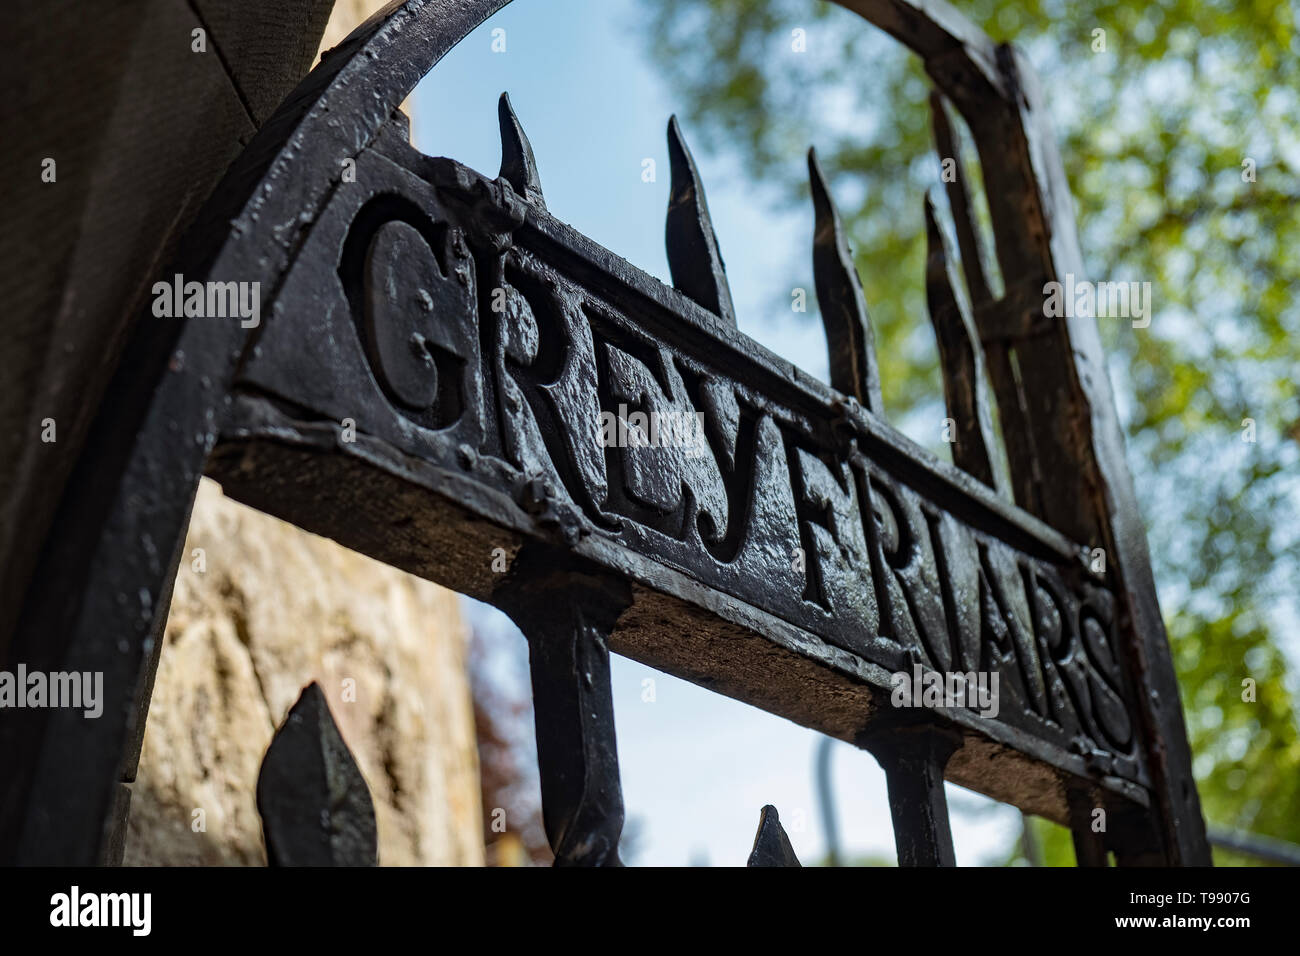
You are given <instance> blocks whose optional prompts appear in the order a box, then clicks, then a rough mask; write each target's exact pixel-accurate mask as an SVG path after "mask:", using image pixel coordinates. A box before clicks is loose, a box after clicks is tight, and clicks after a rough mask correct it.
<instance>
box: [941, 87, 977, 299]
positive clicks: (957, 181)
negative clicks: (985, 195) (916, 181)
mask: <svg viewBox="0 0 1300 956" xmlns="http://www.w3.org/2000/svg"><path fill="white" fill-rule="evenodd" d="M945 104H946V101H945V100H944V98H943V95H942V94H940V93H939V92H938V91H937V90H935V91H933V92H931V94H930V117H931V122H932V125H933V128H934V143H935V148H936V149H938V151H939V161H940V163H942V162H943V161H944V160H946V159H951V160H952V161H953V178H952V179H951V181H949V182H946V183H944V185H945V186H946V187H947V190H948V205H949V206H950V207H951V208H952V217H953V225H954V226H955V227H956V230H957V246H958V248H959V249H960V250H961V263H962V269H963V271H964V272H965V274H966V286H967V288H968V289H969V290H970V297H971V302H972V303H974V305H975V307H976V308H979V307H981V306H983V305H986V304H987V303H990V302H992V301H993V293H992V292H990V291H989V282H988V277H987V276H986V275H985V272H984V255H983V243H981V241H980V233H979V228H978V226H977V224H976V219H975V207H974V206H973V205H972V204H971V189H970V175H969V174H968V173H967V171H966V164H965V163H964V162H963V161H962V158H961V149H960V148H959V146H958V144H957V137H956V136H954V135H953V129H952V124H951V123H949V122H948V111H947V109H946V105H945Z"/></svg>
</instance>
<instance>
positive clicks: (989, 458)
mask: <svg viewBox="0 0 1300 956" xmlns="http://www.w3.org/2000/svg"><path fill="white" fill-rule="evenodd" d="M925 235H926V245H927V253H926V259H925V296H926V301H927V303H928V304H929V307H930V321H931V323H932V324H933V325H934V334H935V338H936V339H937V340H938V342H939V365H940V367H941V369H942V372H943V391H944V399H945V401H946V403H947V406H948V415H949V416H950V417H951V418H952V420H953V422H954V423H955V425H956V434H955V435H954V436H953V437H954V439H955V440H954V442H953V444H952V460H953V464H955V465H956V466H957V467H958V468H960V469H962V471H965V472H966V473H967V474H969V475H971V476H973V477H975V478H977V479H979V480H980V481H982V482H984V484H986V485H988V486H989V487H990V488H993V489H994V490H995V491H997V492H998V493H999V494H1002V495H1009V493H1010V491H1009V488H1010V482H1009V480H1008V477H1007V469H1006V466H1005V464H1004V462H1003V459H1002V456H1001V455H1000V454H999V453H998V445H997V439H996V437H995V435H994V432H993V408H992V398H991V395H992V393H991V392H990V390H989V385H988V381H987V371H986V370H985V368H984V350H983V349H982V348H981V347H980V341H979V335H978V334H977V333H976V331H975V320H974V319H973V318H972V317H971V313H970V306H969V305H968V304H967V302H966V297H965V293H964V291H963V290H962V287H961V281H960V280H959V279H958V278H957V274H956V271H955V269H954V268H953V263H952V254H951V252H950V250H949V248H948V239H947V236H945V235H944V233H943V230H942V228H940V226H939V219H938V214H937V213H936V211H935V205H934V198H933V196H932V194H931V193H930V192H927V193H926V196H925Z"/></svg>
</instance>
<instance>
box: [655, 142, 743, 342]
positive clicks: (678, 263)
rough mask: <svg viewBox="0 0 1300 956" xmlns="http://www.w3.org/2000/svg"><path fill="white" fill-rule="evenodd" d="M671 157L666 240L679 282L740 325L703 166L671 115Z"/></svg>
mask: <svg viewBox="0 0 1300 956" xmlns="http://www.w3.org/2000/svg"><path fill="white" fill-rule="evenodd" d="M668 159H669V163H670V165H671V167H672V191H671V193H670V194H669V197H668V219H667V225H666V228H665V239H666V244H667V249H668V270H669V272H671V273H672V277H673V287H674V288H676V289H677V291H679V292H681V293H683V294H685V295H686V296H688V297H689V298H691V299H693V300H694V301H696V302H698V303H699V304H700V305H702V306H704V308H706V309H708V310H709V311H710V312H712V313H713V314H714V315H717V316H718V317H719V318H721V319H722V321H723V323H724V324H726V325H729V326H731V327H732V328H735V327H736V309H735V306H733V305H732V303H731V289H730V287H728V285H727V267H726V265H725V264H724V263H723V261H722V253H721V252H719V251H718V239H717V236H716V235H714V232H713V221H712V220H711V219H710V218H709V205H708V203H707V202H706V201H705V198H704V186H703V185H702V184H701V182H700V173H699V170H698V169H696V167H695V159H694V158H693V157H692V156H691V151H690V149H689V148H688V147H687V145H686V140H685V139H684V138H683V137H682V131H681V127H680V126H678V125H677V117H676V116H673V117H672V118H670V119H669V120H668Z"/></svg>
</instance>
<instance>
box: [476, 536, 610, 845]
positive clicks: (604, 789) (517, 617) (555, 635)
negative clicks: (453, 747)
mask: <svg viewBox="0 0 1300 956" xmlns="http://www.w3.org/2000/svg"><path fill="white" fill-rule="evenodd" d="M494 601H495V603H497V604H498V605H499V606H500V607H501V608H502V609H503V610H505V611H506V613H507V614H509V615H510V616H511V617H512V618H513V619H514V621H515V623H516V624H518V625H519V628H520V629H521V630H522V631H523V632H524V635H525V636H526V637H527V638H528V658H529V667H530V670H531V675H532V684H533V710H534V715H535V721H536V733H537V765H538V770H539V773H540V776H541V784H542V822H543V824H544V826H545V828H546V837H547V840H548V841H549V842H550V844H551V850H552V851H553V852H554V853H555V865H556V866H622V865H623V864H622V861H621V860H620V859H619V856H618V841H619V836H620V834H621V833H622V831H623V789H622V785H621V783H620V781H619V770H618V743H617V740H616V738H615V734H614V698H613V694H612V693H611V690H610V677H609V645H608V640H609V635H610V633H611V632H612V631H613V629H614V624H615V622H616V621H617V620H618V616H619V614H621V613H622V611H623V610H624V609H625V608H626V607H627V606H628V604H629V603H630V589H629V588H628V586H627V584H626V583H624V582H615V581H610V580H607V579H601V578H598V577H596V576H594V575H590V574H587V573H584V572H582V571H578V570H575V569H571V568H565V567H564V564H563V562H562V560H561V559H560V558H559V557H558V556H552V555H547V554H544V553H541V552H536V553H528V552H527V550H525V551H524V552H521V553H520V555H519V556H518V557H516V559H515V562H514V567H513V568H512V571H511V574H510V576H509V578H508V579H507V581H506V582H505V583H504V584H503V586H502V587H501V588H500V589H498V591H497V593H496V594H495V595H494Z"/></svg>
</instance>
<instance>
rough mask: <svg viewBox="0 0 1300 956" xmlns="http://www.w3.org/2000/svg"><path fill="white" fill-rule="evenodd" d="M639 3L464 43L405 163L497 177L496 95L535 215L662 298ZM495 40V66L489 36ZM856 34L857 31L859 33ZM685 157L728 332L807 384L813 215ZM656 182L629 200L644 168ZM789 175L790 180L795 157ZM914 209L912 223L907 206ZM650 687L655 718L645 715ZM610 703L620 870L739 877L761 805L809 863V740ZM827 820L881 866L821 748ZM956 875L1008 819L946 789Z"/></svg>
mask: <svg viewBox="0 0 1300 956" xmlns="http://www.w3.org/2000/svg"><path fill="white" fill-rule="evenodd" d="M645 16H646V9H645V8H644V7H643V5H642V4H641V3H639V2H637V0H546V2H545V3H542V2H539V0H533V2H520V3H515V4H512V5H510V6H508V7H506V9H505V10H503V11H501V12H500V13H499V14H497V15H496V16H495V17H493V18H491V19H490V20H489V21H488V22H487V23H485V24H484V25H483V26H482V27H480V28H479V29H478V30H477V31H476V32H475V33H473V34H471V35H470V36H469V37H468V38H467V39H466V40H465V41H464V42H462V43H461V45H460V46H459V47H458V48H456V49H455V50H453V51H452V53H451V54H450V55H449V56H448V57H447V58H446V59H445V60H443V62H442V63H440V64H439V65H438V66H437V67H435V69H434V70H433V72H432V73H430V74H429V76H428V77H426V78H425V79H424V81H423V82H422V83H421V84H420V86H419V87H418V88H417V90H416V93H415V104H414V114H415V120H414V134H415V142H416V145H417V146H419V147H420V148H421V149H422V150H423V151H424V152H426V153H429V154H431V155H438V156H449V157H452V158H454V159H457V160H459V161H461V162H463V163H465V164H467V165H469V166H472V167H474V168H475V169H478V170H480V171H482V172H484V173H487V174H490V175H495V173H496V171H497V169H498V167H499V165H500V156H501V153H500V140H499V134H498V131H497V114H496V101H497V97H498V96H499V95H500V94H501V93H502V92H503V91H506V92H509V93H510V98H511V101H512V102H513V104H514V107H515V111H516V113H517V114H518V115H519V118H520V120H521V122H522V123H523V126H524V129H525V130H526V131H527V133H528V136H529V139H530V140H531V142H532V145H533V150H534V152H535V154H536V156H537V165H538V170H539V172H540V175H541V180H542V188H543V191H544V192H545V195H546V201H547V206H548V208H549V210H550V212H551V213H552V214H553V215H554V216H556V217H557V218H559V219H561V220H564V221H565V222H568V223H570V224H571V225H573V226H574V227H575V228H577V229H578V230H579V231H581V232H583V233H585V234H586V235H588V236H590V237H591V238H592V239H594V240H596V241H597V242H600V243H601V244H602V245H604V246H606V247H607V248H609V249H611V250H612V251H614V252H616V253H618V254H619V255H620V256H622V257H624V258H625V259H627V260H629V261H630V262H632V263H634V264H636V265H637V266H639V267H640V268H641V269H644V270H645V271H646V272H649V273H650V274H651V275H654V276H656V277H658V278H660V279H661V280H664V281H668V266H667V259H666V258H665V253H664V239H663V235H664V212H665V209H666V208H667V203H668V155H667V141H666V127H667V122H668V117H669V116H670V115H671V114H672V112H673V103H672V101H671V96H670V93H669V90H668V88H667V84H666V82H665V81H664V80H663V79H661V78H660V77H659V75H658V72H657V70H656V69H655V67H654V65H653V64H651V63H650V62H649V61H648V59H647V57H646V53H645V50H644V45H643V43H642V42H641V35H640V34H641V27H640V25H641V24H642V23H643V18H644V17H645ZM497 28H502V29H504V30H505V47H506V49H505V52H503V53H494V52H493V51H492V31H493V30H494V29H497ZM861 28H862V29H863V30H870V29H872V28H871V27H870V26H868V25H867V24H866V23H865V22H864V23H863V24H862V27H861ZM684 132H685V135H686V138H687V141H688V142H690V143H691V144H692V147H693V149H694V152H695V158H696V161H697V163H698V165H699V167H700V171H701V175H702V177H703V180H704V184H705V188H706V190H707V194H708V202H709V207H710V210H711V211H712V214H713V222H714V226H715V229H716V231H717V234H718V240H719V244H720V246H721V249H722V254H723V257H724V258H725V260H726V263H727V274H728V277H729V280H730V283H731V292H732V296H733V299H734V301H735V304H736V311H737V314H738V317H739V324H740V328H741V330H742V331H743V332H745V333H746V334H748V335H750V336H751V337H753V338H754V339H756V340H757V341H759V342H760V343H762V344H763V345H764V346H766V347H767V348H769V349H771V350H772V351H774V352H776V353H777V354H779V355H781V356H783V357H785V358H787V359H789V360H791V361H793V362H795V363H796V364H798V365H799V366H800V367H802V368H803V369H804V370H805V371H807V372H809V373H810V374H812V375H815V376H817V377H819V378H822V379H823V380H824V379H825V378H826V375H827V359H826V345H825V339H824V337H823V335H822V332H821V328H820V326H819V325H818V324H817V322H816V320H815V312H812V311H810V313H809V315H808V316H799V315H796V314H794V313H793V312H791V311H789V310H788V308H787V309H782V308H781V307H780V305H779V304H780V303H782V302H786V303H788V302H789V301H790V289H791V288H793V287H794V286H796V285H800V286H805V287H807V288H808V289H809V290H810V295H809V301H810V306H811V304H812V302H813V297H812V295H811V287H812V280H811V264H810V245H811V240H812V211H811V209H807V210H790V209H782V208H774V207H775V206H776V204H775V202H774V200H775V197H774V196H773V194H772V193H771V191H769V190H766V189H764V188H763V186H762V184H759V183H755V182H753V181H751V180H749V179H747V178H746V177H745V176H744V175H743V173H742V172H741V171H740V170H738V169H737V168H735V166H734V164H732V163H729V162H728V161H726V160H723V159H720V158H718V157H714V156H710V155H708V154H707V153H705V152H703V150H702V148H701V147H700V146H697V145H696V143H695V141H694V140H693V138H692V135H691V132H692V131H691V129H690V126H689V124H687V125H686V126H685V127H684ZM646 158H650V159H653V160H655V162H656V164H657V173H658V175H657V181H655V182H652V183H647V182H644V181H643V179H642V175H641V173H642V168H643V167H642V162H643V160H644V159H646ZM791 162H792V163H800V164H802V163H803V162H804V157H803V155H802V153H800V154H798V155H792V156H791ZM919 202H920V200H919V197H918V205H919ZM465 606H466V610H467V614H468V617H469V620H470V622H471V624H473V625H474V626H475V627H478V628H483V629H491V630H494V631H501V630H506V631H509V632H511V633H512V634H513V637H510V638H507V639H506V640H505V641H504V642H503V644H504V646H507V647H510V648H513V652H514V654H515V659H514V660H512V661H509V662H502V663H503V665H505V666H503V671H505V672H507V673H508V674H511V675H514V677H515V679H521V680H522V679H524V677H523V675H525V674H526V665H524V664H523V662H524V661H525V660H526V656H525V655H526V653H527V651H526V646H525V644H524V641H523V637H522V636H521V635H519V634H518V632H517V631H515V629H514V627H513V625H512V624H510V622H509V621H508V620H507V619H505V618H504V616H502V615H500V614H499V613H498V612H496V611H494V610H492V609H491V608H488V607H486V606H485V605H482V604H478V603H476V602H472V601H470V600H469V599H466V600H465ZM647 679H652V680H653V681H654V701H653V702H647V701H645V700H643V697H644V696H646V695H644V694H643V689H644V687H645V684H644V681H645V680H647ZM613 691H614V703H615V712H616V722H617V733H618V740H619V752H620V758H621V761H620V762H621V767H622V775H623V789H624V796H625V800H626V804H627V813H628V817H629V818H630V819H635V820H636V825H637V827H638V836H639V839H638V841H637V844H638V852H637V855H636V858H635V860H634V862H635V863H637V864H647V865H668V866H675V865H686V864H690V863H697V862H707V863H710V864H713V865H743V864H744V862H745V858H746V856H747V855H748V853H749V849H750V846H751V844H752V842H753V838H754V830H755V828H756V826H757V824H758V813H759V809H760V807H762V806H763V804H765V803H771V804H774V805H775V806H776V807H777V809H778V810H779V812H780V814H781V819H782V821H783V823H785V825H786V827H787V830H788V831H789V833H790V838H791V842H792V843H793V845H794V848H795V851H796V852H797V853H798V855H799V856H800V858H801V859H803V860H804V861H805V862H808V861H813V860H816V859H818V858H820V857H821V856H822V854H823V853H824V852H825V841H824V839H823V831H822V820H821V817H820V813H819V811H818V801H817V797H816V792H815V790H814V785H813V766H814V756H815V752H816V747H817V743H818V741H819V740H820V739H821V738H820V735H818V734H815V733H813V732H811V731H809V730H806V729H804V728H802V727H799V726H797V725H795V724H792V723H790V722H789V721H786V720H783V719H780V718H777V717H773V716H771V715H768V714H765V713H763V712H761V711H759V710H757V709H755V708H753V707H749V706H747V705H745V704H741V703H738V702H736V701H733V700H729V699H727V698H724V697H721V696H719V695H717V694H713V693H711V692H708V691H705V690H703V689H701V688H698V687H695V686H694V685H692V684H688V683H685V682H683V681H679V680H676V679H674V678H672V677H669V676H668V675H665V674H662V673H659V672H657V671H654V670H652V669H651V668H648V667H645V666H643V665H641V664H638V663H636V662H634V661H629V660H626V659H622V658H618V659H616V660H615V662H614V668H613ZM833 767H834V772H833V778H834V794H835V803H836V806H837V808H838V818H839V830H840V834H841V840H842V843H843V848H844V850H845V852H846V853H847V854H848V855H849V856H854V855H859V854H868V853H870V854H877V855H882V856H887V857H890V858H892V857H893V853H894V850H893V834H892V829H891V826H890V818H889V806H888V802H887V800H886V795H885V781H884V775H883V774H882V773H881V771H880V770H879V768H878V767H877V766H876V764H875V761H874V760H873V759H872V758H871V757H870V756H869V755H868V754H866V753H862V752H859V751H856V750H854V749H853V748H852V747H849V746H847V745H845V744H836V745H835V750H834V760H833ZM949 801H950V805H951V806H952V809H953V834H954V839H955V842H956V850H957V858H958V862H959V863H961V864H964V865H971V864H976V863H979V862H982V861H984V860H986V859H988V858H990V857H992V856H995V855H997V854H999V853H1002V852H1004V851H1005V850H1006V849H1007V848H1009V847H1010V845H1011V841H1012V840H1014V839H1015V837H1016V836H1017V834H1018V830H1019V815H1018V813H1017V812H1016V811H1015V810H1013V809H1011V808H1009V807H1000V806H998V805H996V804H993V803H992V802H991V801H988V800H986V799H984V798H982V797H978V796H976V795H974V794H971V793H969V792H967V791H963V790H961V789H959V788H955V787H951V786H950V787H949Z"/></svg>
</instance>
